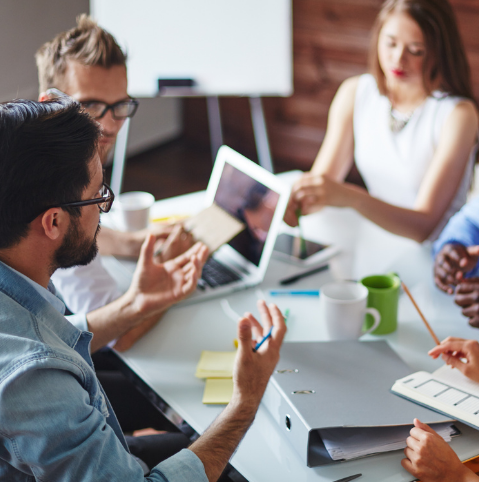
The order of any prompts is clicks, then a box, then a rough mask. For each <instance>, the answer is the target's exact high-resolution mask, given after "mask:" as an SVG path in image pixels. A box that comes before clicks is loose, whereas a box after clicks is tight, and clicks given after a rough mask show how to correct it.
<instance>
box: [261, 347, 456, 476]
mask: <svg viewBox="0 0 479 482" xmlns="http://www.w3.org/2000/svg"><path fill="white" fill-rule="evenodd" d="M409 373H411V369H410V368H409V367H408V366H407V365H406V364H405V363H404V362H403V361H402V360H401V358H399V356H398V355H397V354H396V353H395V352H394V351H393V350H392V349H391V348H390V346H389V345H388V344H387V342H385V341H370V342H367V341H363V342H360V341H331V342H305V343H285V344H284V345H283V347H282V349H281V358H280V361H279V363H278V365H277V367H276V369H275V371H274V373H273V375H272V377H271V380H270V382H269V384H268V387H267V389H266V392H265V395H264V397H263V402H262V403H264V405H265V406H266V407H267V409H268V410H269V411H270V413H271V414H272V416H273V417H274V419H275V420H276V422H277V423H278V424H279V426H280V427H281V428H282V431H283V433H284V436H285V437H286V438H287V439H288V440H289V441H290V442H291V444H292V446H293V447H294V448H295V449H296V451H297V452H298V453H299V455H300V456H301V458H302V459H303V460H304V462H305V463H306V464H307V466H308V467H316V466H319V465H326V464H331V463H338V462H339V461H334V460H333V459H332V458H331V457H330V456H329V453H328V451H327V450H326V448H325V446H324V443H323V441H322V439H321V436H320V432H319V430H320V429H326V428H335V427H358V429H360V427H384V430H387V427H390V426H398V425H412V423H413V419H414V418H415V417H416V418H419V419H420V420H422V421H423V422H425V423H429V424H434V423H440V422H447V421H451V419H450V418H447V417H445V416H444V415H440V414H438V413H436V412H433V411H432V410H429V409H427V408H425V407H420V406H417V405H415V404H413V403H411V402H409V401H407V400H404V399H402V398H399V397H397V396H395V395H394V394H392V393H391V392H390V388H391V384H392V383H393V382H394V381H395V380H397V379H399V378H403V377H404V376H406V375H408V374H409Z"/></svg>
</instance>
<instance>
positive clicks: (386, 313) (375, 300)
mask: <svg viewBox="0 0 479 482" xmlns="http://www.w3.org/2000/svg"><path fill="white" fill-rule="evenodd" d="M361 284H363V285H364V286H365V287H366V288H367V289H368V291H369V295H368V307H371V308H376V309H377V310H378V311H379V313H380V314H381V323H380V324H379V326H378V327H377V328H376V329H375V330H374V331H373V332H372V334H373V335H387V334H388V333H392V332H393V331H395V330H396V328H397V325H398V302H399V290H400V287H401V280H400V279H399V276H398V275H397V274H395V273H389V274H379V275H372V276H366V277H365V278H363V279H362V280H361ZM364 323H365V329H368V328H370V327H371V326H373V324H374V319H373V317H372V316H371V315H366V320H365V322H364Z"/></svg>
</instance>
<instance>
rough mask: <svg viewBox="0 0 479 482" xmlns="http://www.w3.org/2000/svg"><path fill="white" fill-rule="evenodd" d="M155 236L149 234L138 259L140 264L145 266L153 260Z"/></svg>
mask: <svg viewBox="0 0 479 482" xmlns="http://www.w3.org/2000/svg"><path fill="white" fill-rule="evenodd" d="M155 241H156V240H155V236H153V235H152V234H148V235H147V236H146V239H145V241H144V243H143V244H142V245H141V249H140V257H139V258H138V264H139V265H144V264H145V263H147V262H149V261H150V260H152V259H153V255H154V252H155Z"/></svg>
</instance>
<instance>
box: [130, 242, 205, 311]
mask: <svg viewBox="0 0 479 482" xmlns="http://www.w3.org/2000/svg"><path fill="white" fill-rule="evenodd" d="M154 249H155V238H154V236H152V235H149V236H148V237H147V239H146V241H145V242H144V243H143V246H142V247H141V251H140V257H139V259H138V265H137V268H136V270H135V273H134V274H133V280H132V283H131V285H130V288H129V289H128V291H127V295H128V297H129V299H130V300H131V303H132V304H134V306H135V311H136V312H137V313H140V314H142V315H143V316H150V315H154V314H158V313H160V312H162V311H164V310H166V309H167V308H169V307H170V306H171V305H173V304H175V303H177V302H179V301H181V300H182V299H184V298H186V297H187V296H188V295H190V294H191V293H193V291H194V290H195V289H196V285H197V283H198V279H199V278H200V275H201V269H202V268H203V265H204V264H205V262H206V259H207V257H208V248H207V247H206V246H205V245H204V244H203V243H196V244H195V245H194V246H192V247H191V248H190V249H189V250H188V251H187V252H186V253H184V254H182V255H181V256H178V257H176V258H175V259H172V260H170V261H166V262H165V263H159V262H158V261H157V260H156V259H155V256H154Z"/></svg>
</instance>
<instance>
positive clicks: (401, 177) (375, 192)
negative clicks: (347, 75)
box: [353, 74, 476, 240]
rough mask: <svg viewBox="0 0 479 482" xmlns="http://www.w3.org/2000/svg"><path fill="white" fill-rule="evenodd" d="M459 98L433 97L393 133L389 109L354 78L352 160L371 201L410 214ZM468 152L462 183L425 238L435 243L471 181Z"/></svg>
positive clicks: (370, 83)
mask: <svg viewBox="0 0 479 482" xmlns="http://www.w3.org/2000/svg"><path fill="white" fill-rule="evenodd" d="M461 100H462V98H460V97H452V96H447V95H444V94H442V93H441V92H434V93H433V95H431V96H429V97H428V98H427V99H426V100H425V102H424V103H423V104H422V105H421V106H420V107H418V108H417V109H416V110H415V111H414V113H413V114H412V117H411V118H410V120H409V122H408V123H407V124H406V126H405V127H404V128H403V129H402V130H401V131H399V132H396V133H394V132H392V131H391V129H390V127H389V118H390V109H391V104H390V102H389V99H388V98H387V97H386V96H384V95H381V94H380V93H379V90H378V87H377V84H376V80H375V79H374V77H373V76H372V75H370V74H365V75H362V76H361V77H360V78H359V82H358V86H357V91H356V98H355V103H354V118H353V128H354V160H355V162H356V166H357V168H358V170H359V172H360V174H361V176H362V178H363V179H364V182H365V184H366V187H367V188H368V192H369V194H371V196H373V197H376V198H378V199H381V200H382V201H385V202H387V203H389V204H393V205H396V206H400V207H404V208H408V209H413V208H414V205H415V202H416V197H417V194H418V192H419V188H420V186H421V183H422V181H423V179H424V176H425V174H426V171H427V170H428V168H429V165H430V164H431V161H432V159H433V156H434V153H435V150H436V148H437V146H438V144H439V138H440V135H441V129H442V127H443V125H444V122H445V121H446V119H447V118H448V116H449V115H450V114H451V112H452V111H453V109H454V107H455V106H456V105H457V104H458V102H460V101H461ZM475 151H476V149H475V148H474V149H473V150H472V152H471V156H470V159H469V162H468V164H467V167H466V169H465V172H464V176H463V179H462V182H461V184H460V186H459V189H458V191H457V193H456V196H455V197H454V199H453V201H452V203H451V205H450V206H449V208H448V210H447V211H446V213H445V215H444V217H443V219H442V220H441V221H440V223H439V224H438V226H437V227H436V229H435V230H434V231H433V233H432V234H431V236H430V238H429V239H430V240H434V239H435V238H437V236H438V235H439V233H440V232H441V230H442V228H443V227H444V226H445V224H446V223H447V221H448V219H449V218H450V217H451V216H452V215H453V214H454V213H456V212H457V211H459V209H460V208H461V207H462V206H463V205H464V204H465V202H466V196H467V191H468V189H469V186H470V183H471V179H472V168H473V165H474V157H475Z"/></svg>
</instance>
